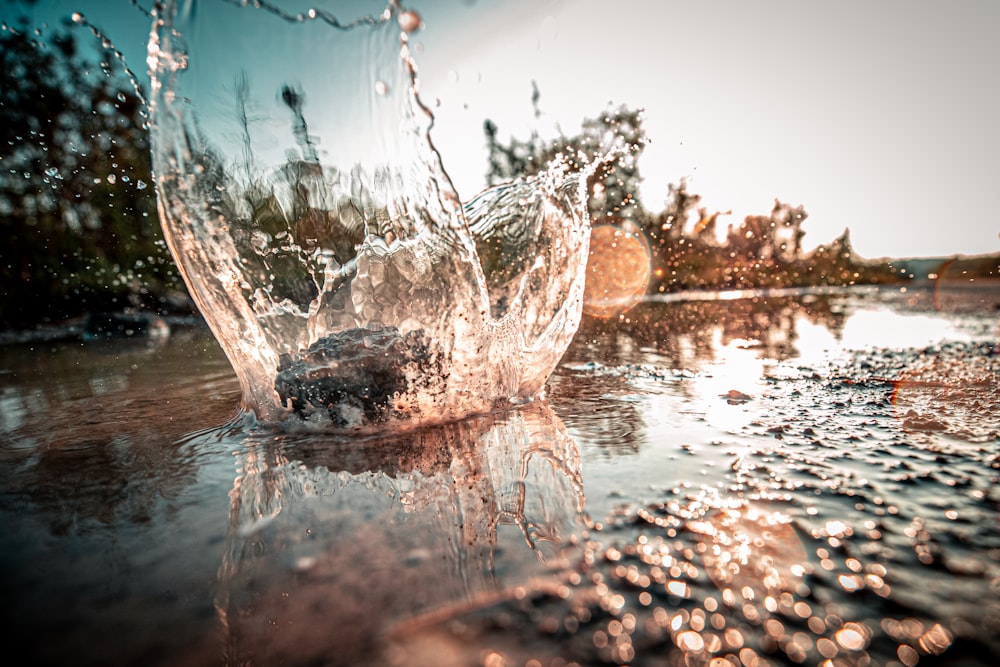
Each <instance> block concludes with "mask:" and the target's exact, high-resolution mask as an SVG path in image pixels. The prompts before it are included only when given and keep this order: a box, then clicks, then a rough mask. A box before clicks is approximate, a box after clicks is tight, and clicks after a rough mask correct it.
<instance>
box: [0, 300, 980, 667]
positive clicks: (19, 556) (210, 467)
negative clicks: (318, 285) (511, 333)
mask: <svg viewBox="0 0 1000 667" xmlns="http://www.w3.org/2000/svg"><path fill="white" fill-rule="evenodd" d="M925 297H926V295H924V294H923V293H920V292H912V291H911V293H909V294H900V293H898V292H887V291H883V292H877V291H865V290H855V291H851V292H844V293H834V294H806V295H798V296H771V297H768V298H757V299H753V298H741V299H733V300H714V301H679V302H671V303H645V304H641V305H640V306H638V307H636V308H635V309H633V310H631V311H629V313H628V314H627V320H628V321H627V322H618V323H614V324H612V323H609V322H602V321H597V320H592V319H585V320H584V323H583V325H582V327H581V330H580V332H579V333H578V335H577V337H576V339H575V340H574V342H573V344H572V346H571V347H570V349H569V352H568V353H567V354H566V356H565V357H564V358H563V360H562V362H561V363H560V365H559V366H558V367H557V369H556V371H555V373H554V374H553V376H552V377H551V378H550V380H549V383H548V385H547V393H548V398H547V400H545V401H542V402H539V403H536V404H533V405H529V406H524V407H522V408H519V409H515V410H511V411H507V412H500V413H496V414H492V415H488V416H483V417H477V418H474V419H467V420H463V421H459V422H455V423H452V424H449V425H445V426H440V427H433V428H425V429H416V430H411V431H408V432H405V433H402V434H397V435H393V436H386V437H380V438H356V437H354V438H352V437H346V436H338V435H335V434H330V433H327V434H319V433H301V432H299V433H295V432H286V431H283V430H281V429H276V428H273V427H264V426H254V425H253V424H251V423H247V422H245V421H242V420H240V419H238V418H237V419H236V420H235V421H233V422H231V423H226V422H227V420H228V419H230V418H231V417H235V416H236V414H237V411H238V407H239V403H240V397H241V390H240V386H239V383H238V381H237V379H236V378H235V377H234V375H233V373H232V371H231V369H230V367H229V364H228V362H227V361H226V359H225V356H224V355H223V354H222V352H221V350H220V349H219V347H218V346H217V344H216V343H215V342H214V339H213V338H212V337H211V336H210V334H209V333H208V332H207V331H203V330H184V329H178V330H175V332H174V333H173V335H172V336H170V337H169V338H165V339H158V340H157V341H156V342H155V343H153V344H147V343H145V342H136V343H129V344H122V343H115V344H114V345H103V344H101V343H88V344H85V345H81V344H65V343H62V344H50V343H40V344H38V345H37V346H36V347H34V348H31V347H30V346H6V347H3V348H0V369H2V372H0V407H2V410H0V416H2V418H0V430H2V432H3V438H2V440H0V442H2V446H0V457H2V459H3V466H2V468H0V470H2V472H0V489H2V496H0V498H2V505H0V518H2V521H3V524H4V526H5V530H4V533H3V535H2V537H0V554H2V556H0V558H2V559H3V569H2V571H3V573H4V574H3V577H2V580H0V588H2V591H3V594H4V599H5V600H8V605H7V618H6V623H7V625H8V627H9V628H10V629H11V632H10V633H9V635H8V636H10V637H13V638H14V639H13V640H12V641H13V644H12V646H14V647H15V648H17V649H18V650H21V651H23V653H24V654H25V655H27V656H29V658H30V659H32V660H33V661H34V662H47V663H60V664H97V663H101V664H134V663H137V662H142V663H145V664H179V663H184V664H206V665H209V664H220V663H222V664H225V663H230V664H233V663H240V664H250V663H252V664H276V663H278V662H281V663H282V664H291V665H306V664H373V663H374V664H439V665H440V664H445V665H447V664H455V665H466V664H488V665H494V664H518V665H520V664H542V665H557V664H572V663H574V662H575V663H577V664H580V665H586V664H625V663H627V664H637V665H661V664H666V665H675V664H676V665H688V664H699V665H700V664H705V665H708V664H719V665H721V664H723V663H721V662H718V660H720V659H724V660H727V661H728V664H743V665H752V664H832V665H864V664H881V665H889V664H899V665H916V664H920V665H925V664H930V665H946V664H947V665H954V664H962V665H983V666H984V667H985V666H986V665H992V664H995V663H996V661H997V660H998V659H1000V644H998V643H997V640H996V637H997V630H998V629H1000V605H998V604H997V603H996V602H994V600H996V599H998V595H997V592H998V590H1000V588H998V586H1000V523H998V508H1000V495H998V492H997V489H998V488H1000V486H998V484H997V482H998V476H1000V458H998V457H1000V454H998V451H1000V450H998V442H1000V439H998V433H1000V417H998V416H997V415H998V414H1000V410H998V409H997V408H998V406H1000V400H998V396H1000V394H998V386H1000V378H998V369H997V363H998V357H997V348H996V344H997V338H998V330H997V326H998V322H997V315H996V310H995V309H994V308H995V305H994V304H995V302H997V301H1000V297H997V296H996V293H995V292H977V293H975V294H973V295H969V294H965V296H964V297H961V298H960V297H958V296H956V299H955V300H954V301H949V302H948V303H953V304H955V306H956V307H954V308H951V309H950V312H946V311H935V310H933V309H932V308H931V307H929V306H927V305H926V303H927V302H926V301H925V300H924V299H925ZM870 326H875V327H877V328H876V329H875V330H873V331H870V330H867V329H864V328H865V327H870ZM893 332H898V337H895V338H894V336H896V335H897V334H894V333H893ZM712 660H716V662H715V663H712ZM826 660H829V661H831V662H829V663H826V662H824V661H826ZM533 661H534V662H533Z"/></svg>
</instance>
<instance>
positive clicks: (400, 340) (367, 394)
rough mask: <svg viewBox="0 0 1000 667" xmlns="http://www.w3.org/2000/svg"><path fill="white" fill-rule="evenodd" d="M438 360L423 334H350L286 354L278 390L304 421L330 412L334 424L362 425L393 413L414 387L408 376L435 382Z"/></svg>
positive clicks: (392, 331)
mask: <svg viewBox="0 0 1000 667" xmlns="http://www.w3.org/2000/svg"><path fill="white" fill-rule="evenodd" d="M436 356H437V355H436V354H434V351H433V349H432V346H431V343H430V341H429V340H428V339H427V338H426V337H425V336H424V334H423V331H411V332H409V333H407V334H405V335H401V334H400V333H399V329H397V328H396V327H384V328H364V327H360V328H356V329H349V330H347V331H341V332H338V333H336V334H333V335H330V336H326V337H324V338H320V339H319V340H317V341H316V342H315V343H313V344H312V345H310V346H309V347H308V348H307V349H305V350H303V351H300V352H298V353H295V354H285V355H282V357H281V359H280V362H279V365H278V375H277V377H276V378H275V383H274V388H275V391H277V392H278V395H279V396H280V397H281V401H282V403H283V404H285V405H287V406H289V407H291V409H292V410H293V411H294V412H295V413H296V414H298V415H299V416H300V417H303V418H306V417H309V416H310V415H311V414H313V413H314V412H315V411H316V410H326V411H327V412H328V414H329V416H330V420H331V421H333V422H334V423H335V424H338V425H340V426H359V425H362V424H366V423H373V422H379V421H383V420H384V419H386V418H388V417H390V416H391V415H392V414H393V413H394V411H395V410H396V409H397V408H396V406H394V404H393V399H394V398H395V397H396V396H397V395H399V394H402V393H404V392H406V391H407V390H408V389H409V388H410V386H409V385H410V383H409V381H408V379H407V378H408V376H409V377H419V378H423V382H427V381H428V380H429V379H430V378H432V377H437V376H438V375H439V370H440V367H439V364H438V362H437V359H436ZM435 371H438V372H437V373H436V372H435Z"/></svg>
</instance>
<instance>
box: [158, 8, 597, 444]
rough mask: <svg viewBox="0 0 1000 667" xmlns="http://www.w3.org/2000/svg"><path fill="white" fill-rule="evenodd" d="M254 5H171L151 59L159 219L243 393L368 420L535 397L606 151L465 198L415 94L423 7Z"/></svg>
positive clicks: (574, 295) (266, 402) (569, 325)
mask: <svg viewBox="0 0 1000 667" xmlns="http://www.w3.org/2000/svg"><path fill="white" fill-rule="evenodd" d="M261 8H263V9H264V10H267V11H251V9H253V8H245V7H242V6H238V3H197V2H195V1H194V0H185V1H180V2H175V1H170V2H164V3H161V4H159V5H158V6H157V8H156V10H155V12H154V25H153V30H152V32H151V35H150V41H149V59H148V63H149V68H150V74H151V79H152V90H151V96H150V118H151V122H150V130H151V139H152V146H153V164H154V171H155V174H156V189H157V195H158V202H159V210H160V217H161V222H162V225H163V229H164V233H165V236H166V238H167V242H168V245H169V247H170V250H171V252H172V254H173V256H174V257H175V258H176V260H177V263H178V265H179V266H180V269H181V271H182V273H183V275H184V278H185V281H186V282H187V284H188V287H189V289H190V292H191V294H192V296H193V297H194V299H195V302H196V303H197V304H198V307H199V308H200V310H201V312H202V313H203V315H204V316H205V318H206V320H207V321H208V323H209V325H210V326H211V328H212V331H213V332H214V333H215V335H216V337H217V338H218V339H219V341H220V343H221V344H222V347H223V348H224V349H225V351H226V353H227V355H228V357H229V359H230V361H231V362H232V364H233V366H234V368H235V370H236V372H237V374H238V375H239V377H240V382H241V385H242V387H243V394H244V407H245V408H247V409H250V410H253V411H254V412H256V413H257V415H258V416H259V417H261V418H262V419H265V420H281V419H285V418H286V417H288V416H289V415H292V414H295V415H298V416H299V417H301V418H302V419H303V420H304V421H307V422H317V423H323V424H329V423H333V424H336V425H340V426H349V427H362V426H368V425H372V424H376V423H381V422H385V421H394V422H395V421H399V422H425V421H439V420H444V419H449V418H454V417H458V416H462V415H466V414H470V413H475V412H482V411H486V410H490V409H493V408H494V407H496V406H498V405H503V404H509V403H510V402H512V401H513V402H519V401H523V400H526V399H530V398H532V397H533V396H535V395H537V394H538V393H539V392H540V391H541V389H542V387H543V384H544V382H545V380H546V378H547V377H548V375H549V374H550V373H551V371H552V369H553V368H554V367H555V364H556V363H557V362H558V361H559V359H560V357H561V356H562V354H563V352H564V351H565V349H566V347H567V346H568V344H569V342H570V340H571V338H572V336H573V334H574V332H575V330H576V327H577V325H578V322H579V319H580V313H581V308H582V296H583V286H584V271H585V266H586V257H587V251H588V243H589V231H590V228H589V219H588V215H587V208H586V181H587V178H588V176H589V175H590V174H591V173H592V172H593V170H594V168H595V165H593V164H589V165H587V164H584V165H582V166H581V165H579V164H576V163H575V162H574V161H575V160H577V159H578V158H577V156H568V157H567V158H559V159H557V160H556V161H555V162H554V163H553V164H552V165H551V166H550V167H549V169H547V170H546V171H544V172H543V173H541V174H539V175H538V176H536V177H534V178H532V179H530V180H521V181H518V182H515V183H509V184H506V185H502V186H499V187H497V188H494V189H492V190H490V191H487V192H484V193H482V194H480V195H478V196H477V197H475V198H474V199H473V200H472V201H471V202H469V204H468V205H467V206H464V205H463V204H462V202H461V201H460V199H459V197H458V194H457V193H456V192H455V190H454V188H453V187H452V184H451V181H450V179H449V177H448V175H447V173H446V172H445V170H444V167H443V165H442V160H441V157H440V156H439V154H438V153H437V152H436V150H435V148H434V146H433V144H432V141H431V135H430V130H431V126H432V122H433V119H432V116H431V114H430V112H429V111H428V109H427V108H426V107H425V106H424V105H423V104H422V103H421V101H420V99H419V96H418V94H417V89H418V84H417V77H416V65H415V63H414V61H413V58H412V55H411V52H410V48H409V36H410V33H411V32H412V31H414V30H416V29H418V28H419V26H420V19H419V17H418V16H417V15H416V14H415V13H413V12H411V11H408V10H406V9H404V8H403V7H401V6H400V5H399V4H397V3H395V2H393V3H391V4H390V5H389V6H388V7H387V8H386V10H385V12H384V13H383V14H382V15H380V16H378V17H365V18H362V19H359V20H356V21H353V22H349V23H345V22H341V21H339V20H337V19H336V18H335V17H333V16H331V15H329V14H326V13H322V12H309V13H306V14H302V15H285V14H284V13H283V12H282V11H281V10H280V9H278V8H276V7H272V6H270V5H261V6H260V7H257V9H261ZM222 34H225V35H226V36H227V37H226V39H225V40H220V35H222Z"/></svg>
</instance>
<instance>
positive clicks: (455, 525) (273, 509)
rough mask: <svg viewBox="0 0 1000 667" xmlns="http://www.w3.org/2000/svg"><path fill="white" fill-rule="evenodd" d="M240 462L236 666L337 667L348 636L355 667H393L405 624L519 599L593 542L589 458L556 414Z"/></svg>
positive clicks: (258, 445)
mask: <svg viewBox="0 0 1000 667" xmlns="http://www.w3.org/2000/svg"><path fill="white" fill-rule="evenodd" d="M200 437H201V438H217V437H219V434H218V433H214V432H210V433H206V434H203V435H202V436H200ZM236 457H237V460H238V467H239V475H238V476H237V478H236V482H235V484H234V486H233V491H232V493H231V495H230V500H231V505H230V526H229V532H228V536H227V545H226V550H225V553H224V557H223V564H222V567H221V569H220V579H221V581H220V584H221V588H220V592H219V596H218V606H219V613H220V616H221V618H222V620H223V624H224V626H225V631H226V632H227V633H228V639H229V654H228V659H229V660H230V661H231V662H234V663H239V664H246V663H254V664H275V663H276V662H278V661H280V660H290V661H291V662H292V663H293V664H311V663H313V662H314V661H320V662H322V661H325V660H328V659H329V650H330V646H329V644H328V641H327V639H326V638H327V637H329V632H330V628H331V627H332V628H338V633H337V642H336V643H337V660H338V661H339V662H342V663H347V664H361V663H362V662H365V661H373V662H374V663H375V664H383V663H384V662H385V661H386V660H389V659H391V656H390V655H388V654H385V653H384V646H385V641H386V633H387V631H388V629H389V628H391V627H392V626H393V625H394V624H395V623H397V622H399V621H401V620H403V619H406V618H408V617H411V616H413V615H414V614H419V613H424V612H430V611H434V612H435V613H441V610H442V609H449V608H453V609H459V610H465V609H469V608H475V607H477V606H480V605H483V604H486V603H487V602H494V601H495V600H497V599H501V598H508V597H512V596H513V595H514V594H515V593H514V590H515V588H516V587H517V586H524V585H527V584H528V583H529V582H528V575H535V576H543V575H544V574H545V572H547V571H548V570H547V568H552V567H554V566H558V565H560V564H561V563H562V561H561V559H560V551H561V550H562V549H563V548H565V546H566V544H567V540H568V538H569V537H570V536H572V535H574V534H577V533H579V532H580V530H581V528H582V523H581V522H580V514H581V512H582V510H583V484H582V479H581V476H580V457H579V452H578V450H577V447H576V443H575V442H574V441H573V440H572V439H571V438H569V437H568V436H567V434H566V432H565V429H564V428H563V426H562V423H561V422H560V421H559V419H558V418H557V417H556V416H555V415H554V414H553V413H552V411H551V409H550V408H549V407H548V406H547V405H546V404H545V403H541V402H540V403H536V404H533V405H529V406H525V407H523V408H520V409H517V410H512V411H509V412H504V413H499V414H494V415H487V416H482V417H477V418H474V419H469V420H466V421H462V422H457V423H453V424H449V425H445V426H440V427H435V428H429V429H425V430H420V431H416V432H412V433H406V434H402V435H397V436H392V437H385V438H373V439H371V440H367V441H362V442H358V441H356V440H354V441H352V440H346V439H345V440H343V441H340V442H337V441H333V442H331V441H330V439H329V438H325V439H320V438H317V437H316V436H315V435H310V436H303V435H297V436H284V435H280V434H275V433H274V432H273V431H271V430H269V429H262V430H254V431H251V432H250V433H248V434H245V435H244V436H243V440H242V442H241V444H240V447H239V448H238V449H237V451H236ZM539 563H541V565H542V567H539ZM263 581H266V582H267V583H268V585H267V588H266V590H261V588H260V585H259V583H260V582H263ZM303 618H314V619H316V620H317V621H321V622H319V623H316V624H311V623H302V622H301V619H303ZM400 664H408V662H407V661H406V660H405V656H404V659H403V660H401V661H400Z"/></svg>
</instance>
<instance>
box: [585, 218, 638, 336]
mask: <svg viewBox="0 0 1000 667" xmlns="http://www.w3.org/2000/svg"><path fill="white" fill-rule="evenodd" d="M650 257H651V253H650V250H649V243H648V242H647V241H646V237H645V236H644V235H643V233H642V232H641V231H640V230H639V229H638V227H636V226H635V225H634V224H633V223H630V222H627V221H625V222H621V223H620V224H602V225H596V226H594V228H593V230H592V231H591V235H590V257H589V259H588V260H587V285H586V289H585V290H584V301H583V312H584V313H585V314H587V315H589V316H591V317H602V318H607V317H613V316H615V315H620V314H621V313H624V312H625V311H627V310H628V309H629V308H631V307H632V306H634V305H635V304H636V303H638V302H639V300H640V299H642V296H643V295H644V294H645V293H646V288H647V286H648V285H649V279H650V276H651V273H652V268H651V264H650Z"/></svg>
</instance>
